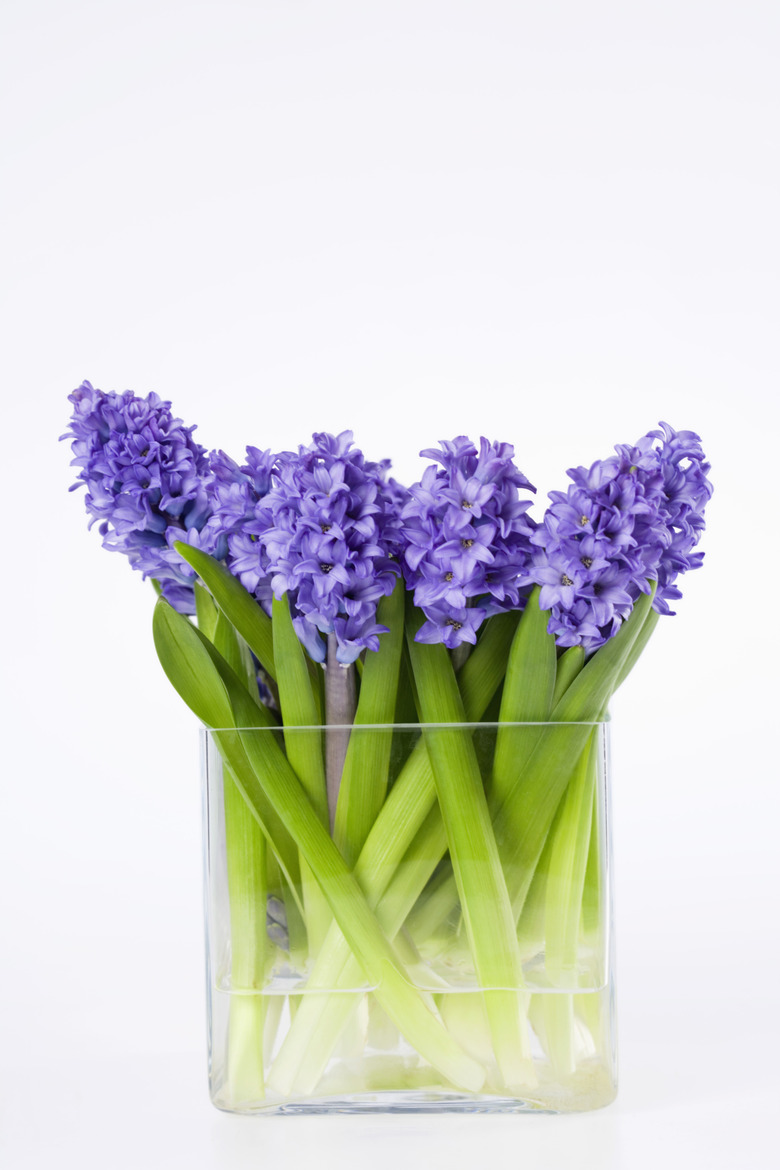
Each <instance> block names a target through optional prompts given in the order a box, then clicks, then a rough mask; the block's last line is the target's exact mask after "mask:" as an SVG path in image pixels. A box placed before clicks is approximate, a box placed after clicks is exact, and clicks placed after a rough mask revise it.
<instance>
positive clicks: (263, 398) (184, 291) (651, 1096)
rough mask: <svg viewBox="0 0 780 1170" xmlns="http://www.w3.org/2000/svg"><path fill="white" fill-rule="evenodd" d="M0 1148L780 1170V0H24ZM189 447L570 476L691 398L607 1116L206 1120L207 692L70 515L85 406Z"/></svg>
mask: <svg viewBox="0 0 780 1170" xmlns="http://www.w3.org/2000/svg"><path fill="white" fill-rule="evenodd" d="M2 21H3V26H2V58H3V59H2V63H1V67H0V86H1V87H2V107H3V119H4V129H3V140H2V154H1V157H0V163H1V164H2V172H3V173H2V180H1V182H0V190H1V191H2V196H1V198H2V201H3V216H2V227H3V237H4V239H3V262H2V269H3V273H2V289H1V291H0V297H1V303H0V322H1V323H2V327H3V331H4V334H5V340H4V342H3V344H2V347H1V348H0V369H2V383H1V385H2V394H3V409H2V416H0V417H1V419H2V432H1V433H2V480H1V483H2V500H3V512H2V515H3V525H2V527H3V532H4V533H5V539H4V541H3V555H4V562H5V570H4V574H3V580H2V588H3V591H4V598H3V604H2V609H1V610H0V612H2V614H3V617H4V622H3V653H2V658H3V664H4V674H5V680H4V691H3V703H2V710H3V714H4V716H5V729H4V730H5V734H4V738H3V749H2V754H3V763H4V776H3V782H2V801H3V813H2V828H1V829H0V832H1V833H2V856H1V857H0V865H1V866H2V876H1V878H0V897H1V898H2V907H3V919H2V933H1V934H0V938H2V956H1V959H2V965H1V967H0V1019H1V1020H2V1041H1V1044H0V1052H1V1053H2V1057H1V1059H0V1113H1V1114H2V1122H1V1123H0V1133H1V1136H0V1151H2V1159H3V1165H4V1167H8V1170H32V1168H34V1167H36V1168H37V1167H39V1166H41V1167H43V1166H52V1165H58V1166H64V1167H70V1166H74V1167H75V1166H79V1167H83V1168H84V1170H91V1168H93V1167H95V1168H97V1167H101V1168H102V1167H111V1168H112V1170H124V1168H125V1167H127V1168H132V1170H135V1168H137V1167H149V1168H150V1170H157V1168H161V1170H162V1168H165V1170H167V1168H174V1170H175V1168H178V1167H187V1170H200V1168H206V1167H209V1168H211V1167H230V1168H233V1167H235V1168H236V1170H238V1168H240V1167H245V1166H246V1167H249V1166H252V1167H255V1166H259V1165H270V1164H276V1165H277V1166H280V1165H285V1164H288V1165H292V1164H296V1165H297V1164H301V1165H305V1164H307V1163H308V1164H312V1165H313V1164H316V1165H319V1166H323V1167H331V1166H333V1167H336V1166H339V1167H342V1166H345V1165H346V1164H347V1163H348V1162H350V1163H352V1164H358V1159H360V1158H361V1157H364V1158H365V1160H366V1162H367V1163H368V1164H369V1165H371V1166H375V1167H377V1168H382V1167H389V1166H393V1167H395V1166H398V1165H410V1166H417V1165H421V1166H422V1165H428V1164H430V1165H431V1166H434V1167H437V1166H447V1167H455V1168H458V1167H471V1166H476V1165H479V1166H484V1165H486V1164H492V1163H495V1164H497V1165H514V1164H518V1165H524V1166H527V1167H529V1168H531V1167H545V1168H547V1167H551V1168H556V1170H557V1168H558V1167H560V1166H564V1165H565V1166H570V1167H599V1168H607V1170H612V1168H613V1167H614V1168H620V1170H623V1168H629V1167H630V1168H631V1170H643V1168H644V1167H652V1166H656V1165H659V1164H663V1165H664V1166H665V1167H673V1168H674V1167H687V1166H692V1165H702V1166H705V1165H706V1166H707V1167H709V1168H710V1170H716V1168H718V1167H732V1166H736V1165H744V1166H750V1167H752V1168H756V1170H760V1168H762V1167H768V1166H770V1165H773V1164H775V1163H774V1158H773V1151H776V1140H775V1136H776V1127H775V1124H774V1123H773V1122H772V1120H771V1113H772V1111H773V1109H774V1107H775V1106H776V1102H777V1097H778V1091H780V1072H779V1071H778V1041H779V1040H780V1037H779V1036H778V1008H779V1007H780V1002H779V1000H780V993H779V992H778V978H777V972H778V960H779V959H780V946H779V945H778V935H777V927H776V921H775V920H776V918H777V888H778V884H777V883H778V860H777V840H778V813H779V812H780V805H779V803H778V796H777V779H778V777H777V752H776V751H775V750H774V739H775V732H774V726H773V725H774V720H775V708H776V698H777V694H776V687H775V678H776V663H777V661H778V657H777V653H778V643H777V637H776V629H777V620H778V606H777V596H778V579H779V578H778V572H779V571H780V566H779V565H778V557H777V534H776V529H777V516H776V513H777V491H776V475H777V473H776V466H777V443H778V422H780V419H779V418H778V410H777V406H776V395H777V392H778V373H779V372H780V369H779V365H780V363H778V333H777V329H778V310H779V309H780V295H779V293H780V279H779V277H778V261H780V233H779V232H778V206H779V202H778V197H779V196H780V183H779V181H778V180H779V179H780V168H779V165H778V112H779V103H778V96H779V91H778V65H777V62H778V51H779V50H780V35H779V33H780V27H779V21H780V8H778V6H777V4H775V3H773V2H772V0H766V2H765V3H759V2H757V0H739V2H736V0H735V2H732V3H728V2H721V0H702V2H700V3H697V2H694V0H674V2H667V0H656V2H655V3H646V4H633V3H614V4H608V3H599V2H594V3H587V4H580V3H574V2H571V3H563V2H554V0H553V2H549V3H538V2H537V3H526V2H517V3H510V2H508V0H507V2H503V3H502V2H498V0H480V2H479V3H477V2H476V0H471V2H468V3H464V2H459V0H449V2H446V3H445V2H440V3H437V2H434V0H416V2H412V0H395V2H393V3H389V2H385V3H381V2H375V3H362V4H361V3H357V2H353V3H348V2H346V0H323V2H320V3H313V2H306V0H276V2H274V0H255V2H253V3H250V2H244V3H241V2H238V0H221V2H213V0H189V2H186V3H185V2H183V0H180V2H178V3H177V2H175V0H134V2H132V3H125V2H123V0H119V2H111V0H102V2H100V0H93V2H91V3H86V2H82V3H75V2H67V0H63V2H59V3H55V2H48V3H46V2H43V0H18V2H15V0H5V2H4V4H3V6H2ZM85 377H87V378H90V379H91V380H92V381H93V382H94V383H95V384H96V385H98V386H100V387H102V388H103V389H106V390H108V389H118V390H122V389H125V388H126V387H130V388H132V389H134V390H136V391H137V392H138V393H141V394H146V393H147V392H148V391H150V390H156V391H158V392H159V393H161V394H162V395H163V396H165V397H170V398H172V399H173V402H174V406H175V408H176V411H177V413H179V414H180V415H182V416H183V417H184V418H185V419H186V420H187V421H188V422H195V421H197V422H198V423H199V426H200V430H199V432H198V436H199V438H200V439H201V441H202V442H203V443H204V444H206V445H207V446H208V447H213V446H221V447H223V448H225V449H226V450H228V451H229V452H231V453H232V454H233V455H238V456H240V454H241V451H242V447H243V445H244V444H245V443H252V444H255V445H259V446H260V447H266V446H270V447H272V448H277V449H278V448H280V447H289V446H291V445H294V444H296V443H298V442H299V441H307V440H308V437H309V435H310V433H311V432H312V431H313V430H315V429H330V430H338V429H342V428H345V427H352V428H354V430H355V433H356V437H357V440H358V442H359V444H360V445H361V446H362V447H363V448H364V449H365V450H366V452H367V453H368V454H369V455H370V456H372V457H381V456H384V455H391V456H392V457H393V458H394V460H395V462H396V466H397V469H398V474H399V476H400V477H401V478H404V479H407V480H409V479H412V478H415V477H416V475H417V474H418V473H419V467H420V464H419V461H418V460H417V457H416V452H417V451H418V449H419V448H420V447H423V446H427V445H430V444H432V443H434V442H435V441H436V440H437V439H439V438H443V437H451V436H453V435H455V434H458V433H463V432H466V433H469V434H472V435H474V436H478V435H479V434H481V433H484V434H486V435H488V436H489V437H490V438H498V439H502V440H509V441H512V442H514V443H515V445H516V448H517V454H518V462H519V464H520V466H521V467H522V468H523V469H524V471H525V472H526V474H527V475H528V476H529V477H530V478H531V479H532V480H533V481H534V482H535V483H536V484H537V485H538V486H539V488H540V498H541V500H542V502H543V500H544V495H545V493H546V492H547V491H548V490H550V489H552V488H556V487H558V488H559V487H561V486H563V485H564V482H565V480H564V471H565V469H566V468H567V467H569V466H571V465H572V464H577V463H588V462H590V461H591V460H593V459H595V458H597V457H601V456H604V455H606V454H607V453H608V452H609V450H610V448H611V446H612V444H613V443H615V442H623V441H632V440H634V439H636V438H637V437H638V436H639V435H640V434H642V433H644V432H645V431H646V430H648V429H650V428H651V427H652V426H654V425H655V424H656V422H657V421H658V419H659V418H665V419H668V420H669V421H670V422H671V423H672V424H673V425H674V426H676V427H681V428H693V429H694V430H697V431H698V432H699V433H700V434H701V435H702V437H703V440H704V443H705V447H706V449H707V451H708V452H709V454H710V457H711V459H712V463H713V472H712V477H713V479H714V481H715V484H716V493H715V496H714V499H713V501H712V504H711V508H710V515H709V528H708V532H707V534H706V537H705V541H704V544H703V547H704V548H705V549H706V551H707V558H706V564H705V567H704V569H703V570H702V571H701V572H699V573H696V574H692V575H691V576H690V578H686V580H685V583H684V587H685V598H684V600H683V601H682V602H681V603H680V605H679V616H678V617H676V618H674V619H667V620H664V621H662V623H661V626H660V628H659V630H658V632H657V634H656V637H655V639H654V642H653V643H652V644H651V646H650V647H649V649H648V650H647V652H646V654H645V656H644V659H643V661H642V663H641V665H640V667H639V668H638V669H637V672H636V675H635V676H634V677H632V679H631V682H630V684H629V685H628V686H627V687H626V691H625V694H622V693H621V695H620V696H619V698H618V699H617V700H616V702H615V704H614V707H613V718H614V764H615V810H616V855H617V872H618V903H617V906H618V938H619V1005H620V1046H621V1058H622V1060H621V1066H622V1067H621V1073H622V1081H621V1090H620V1095H619V1098H618V1101H617V1102H616V1104H615V1105H613V1106H612V1107H610V1108H609V1109H608V1110H605V1111H603V1112H601V1113H597V1114H592V1115H586V1116H580V1117H503V1118H478V1117H476V1118H456V1117H442V1118H436V1119H426V1118H408V1117H407V1118H403V1117H401V1118H307V1119H295V1118H277V1119H270V1120H268V1119H241V1118H233V1117H229V1116H225V1115H221V1114H219V1113H217V1112H216V1111H215V1110H214V1109H213V1108H212V1107H211V1105H210V1104H209V1102H208V1098H207V1093H206V1083H205V1028H204V990H203V977H202V925H201V894H200V844H199V795H198V781H197V748H196V732H195V727H194V725H193V720H192V718H191V717H190V716H189V714H188V713H187V712H186V710H185V709H184V708H183V707H182V706H181V704H180V703H179V701H178V700H177V698H176V696H175V695H174V694H173V693H172V692H171V691H170V689H169V687H168V684H167V682H166V681H165V679H164V678H163V676H162V673H161V671H160V669H159V667H158V666H157V664H156V661H155V658H154V652H153V648H152V641H151V633H150V618H151V609H152V595H151V587H150V586H146V585H144V584H143V583H142V582H141V580H140V577H139V576H138V575H136V574H133V573H131V572H130V571H129V569H128V568H127V566H126V564H125V562H124V561H123V560H122V559H121V558H119V557H112V556H109V555H108V554H107V553H105V552H104V551H103V550H102V549H101V548H100V542H99V538H98V535H97V533H96V532H92V533H88V532H87V531H86V520H85V516H84V513H83V505H82V502H81V498H80V496H79V495H71V496H69V495H68V494H67V491H66V488H67V487H68V485H69V483H70V482H71V481H72V473H71V472H70V470H69V469H68V449H67V447H66V445H65V444H62V445H60V446H58V445H57V437H58V435H59V434H60V433H61V432H62V431H63V430H64V429H65V426H66V422H67V415H68V412H69V407H68V404H67V402H66V395H67V393H68V392H69V391H70V390H71V389H72V388H73V387H74V386H76V385H77V384H78V383H79V382H80V381H81V379H82V378H85Z"/></svg>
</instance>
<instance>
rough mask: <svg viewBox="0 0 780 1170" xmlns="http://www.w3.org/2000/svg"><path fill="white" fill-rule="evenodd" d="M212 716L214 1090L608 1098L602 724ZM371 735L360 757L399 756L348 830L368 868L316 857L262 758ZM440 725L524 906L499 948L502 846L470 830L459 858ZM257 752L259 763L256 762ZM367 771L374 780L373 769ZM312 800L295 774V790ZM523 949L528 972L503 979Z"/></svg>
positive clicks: (301, 1102)
mask: <svg viewBox="0 0 780 1170" xmlns="http://www.w3.org/2000/svg"><path fill="white" fill-rule="evenodd" d="M201 736H202V766H203V793H204V840H205V905H206V939H207V945H206V957H207V965H206V966H207V995H208V1039H209V1082H210V1091H211V1098H212V1101H213V1103H214V1104H215V1105H216V1106H217V1107H218V1108H220V1109H223V1110H227V1111H230V1112H235V1113H328V1112H340V1113H344V1112H355V1113H361V1112H369V1113H372V1112H373V1113H375V1112H443V1111H449V1112H464V1113H482V1112H505V1113H515V1112H523V1111H537V1110H543V1111H551V1112H571V1111H581V1110H589V1109H596V1108H599V1107H601V1106H604V1105H607V1104H608V1103H609V1102H610V1101H612V1100H613V1098H614V1096H615V1093H616V1051H615V988H614V964H613V932H612V885H611V845H610V816H609V750H608V749H609V738H608V725H607V724H606V723H604V722H601V723H549V724H544V723H533V724H496V723H479V724H448V725H409V724H404V725H392V726H381V727H378V726H373V727H365V726H355V727H353V728H327V727H313V728H293V729H290V728H287V729H282V728H279V729H276V728H264V729H261V730H257V729H248V730H236V729H229V730H224V731H214V732H207V731H205V730H204V731H202V732H201ZM256 737H269V738H266V739H261V740H258V739H257V738H256ZM339 737H340V739H339ZM359 737H371V739H370V740H369V739H365V740H364V742H363V743H362V744H361V746H362V747H364V748H366V749H367V750H366V751H363V752H361V755H360V759H361V760H362V761H363V763H364V766H366V761H370V760H371V758H372V752H378V753H380V754H382V753H384V755H383V758H384V759H385V760H387V758H388V757H389V777H390V783H389V786H388V788H387V790H386V794H384V796H383V800H382V803H381V806H380V807H379V808H378V811H376V815H374V816H373V818H372V820H371V822H370V824H369V825H368V826H367V836H366V839H365V841H364V842H363V843H362V848H360V849H359V850H354V849H353V852H352V855H351V856H350V855H349V851H348V850H347V851H346V853H347V861H348V868H349V871H351V873H349V872H347V871H346V869H345V867H343V866H342V867H341V869H339V867H338V866H336V865H332V866H329V865H327V864H325V862H320V861H318V862H317V864H316V865H311V864H309V862H310V861H311V857H308V858H307V857H306V856H304V852H305V851H303V850H302V849H301V848H300V839H299V838H297V840H298V844H296V843H295V841H294V840H293V837H294V835H295V834H294V832H293V833H291V832H290V824H289V823H287V818H288V813H287V811H286V810H285V809H284V808H280V807H278V805H277V807H275V808H274V807H272V806H271V805H270V804H268V803H267V802H265V798H264V796H263V792H264V788H263V784H262V779H263V777H262V767H261V766H260V765H259V764H258V760H260V761H261V762H262V760H266V761H267V763H266V765H265V766H268V767H276V766H277V764H279V761H280V760H283V764H284V768H285V769H286V768H287V764H288V763H289V764H290V765H293V766H294V767H295V768H297V770H298V773H299V774H302V772H301V762H302V761H305V760H306V759H307V758H310V757H309V756H308V753H315V754H316V753H321V752H322V753H327V752H328V750H329V747H332V746H334V744H335V747H336V748H337V749H338V748H339V747H340V748H341V749H342V751H343V747H344V742H345V740H346V739H347V738H348V739H349V740H350V742H353V743H354V742H356V741H357V739H358V738H359ZM437 737H439V739H441V738H446V740H447V743H448V744H449V746H450V747H452V745H455V746H456V747H457V746H458V745H459V746H460V747H461V748H462V749H463V751H464V752H465V753H466V754H467V756H468V758H469V759H470V760H474V759H476V761H477V765H478V768H479V774H480V775H481V778H482V784H483V790H484V794H485V801H484V803H485V806H486V809H487V812H486V816H489V818H490V821H486V824H491V825H492V833H491V839H493V838H494V839H495V842H496V855H497V857H498V859H499V865H500V873H499V879H500V880H499V885H498V889H499V893H500V900H501V902H502V905H505V906H506V908H507V914H510V912H511V914H510V917H509V918H508V921H509V923H510V927H511V929H510V932H509V934H508V935H506V936H505V937H504V939H503V940H502V941H501V942H500V944H497V945H499V946H500V948H501V950H502V953H501V954H498V955H496V954H491V955H486V954H485V953H484V950H485V945H484V941H482V942H480V943H479V945H478V944H477V938H478V934H479V932H478V931H475V929H474V923H475V921H476V920H478V918H479V916H480V915H481V914H484V913H486V912H487V911H488V910H493V909H495V908H494V907H486V906H485V904H484V902H483V903H480V898H481V897H483V898H484V897H485V896H486V895H484V894H483V893H482V886H481V884H480V877H481V875H485V874H486V867H488V866H491V865H492V866H494V867H495V864H496V863H495V856H494V855H491V856H492V857H493V859H492V860H491V857H488V856H487V855H485V854H484V853H483V852H481V850H482V844H481V842H475V844H474V848H473V856H466V857H463V856H461V857H459V858H456V859H455V860H456V862H457V864H454V863H453V856H452V855H451V853H450V851H449V848H448V827H447V825H445V824H444V822H443V820H442V816H441V813H440V810H439V804H438V801H437V796H436V785H437V776H436V773H435V769H434V767H433V766H432V762H431V761H432V760H435V759H436V758H437V757H436V750H435V749H436V745H437V743H438V739H437ZM271 741H273V742H271ZM250 757H251V759H252V762H253V769H254V772H253V773H252V772H247V771H245V770H244V768H243V765H242V763H241V761H246V760H247V759H248V758H250ZM447 758H450V759H451V758H454V757H453V754H452V751H450V755H449V756H448V757H447ZM499 759H500V760H501V762H502V763H501V769H500V775H501V780H502V783H501V786H500V790H499V785H498V779H497V778H498V772H499V770H498V768H497V760H499ZM541 759H544V760H545V761H546V765H545V766H546V771H544V774H541V773H540V771H539V765H538V761H539V760H541ZM274 761H276V763H274ZM551 761H552V762H551ZM535 762H536V763H535ZM279 766H281V765H280V764H279ZM535 768H536V771H535ZM368 771H369V772H370V768H369V769H368ZM253 775H254V776H255V777H256V778H257V779H258V780H259V783H257V784H255V783H254V781H253V780H252V776H253ZM247 776H249V780H247ZM365 780H366V783H367V785H368V788H367V790H370V780H371V777H370V774H368V775H366V777H365ZM250 781H251V783H250ZM356 792H357V790H355V789H354V788H353V793H356ZM355 798H357V797H355ZM480 800H481V796H480ZM305 801H306V797H305V795H304V790H303V788H302V787H298V788H297V789H296V788H295V786H293V787H292V788H291V791H290V802H291V803H295V802H305ZM261 824H262V828H261ZM293 829H294V826H293ZM330 831H331V832H333V830H332V829H331V830H330ZM336 836H337V837H338V832H336ZM326 844H327V845H328V846H329V845H330V842H329V841H328V842H326ZM342 852H345V850H344V849H342ZM337 860H339V859H337ZM342 869H344V870H345V872H344V873H342V872H341V870H342ZM315 870H316V872H315ZM464 875H467V876H468V883H467V878H466V876H464ZM493 876H494V877H495V874H494V875H493ZM490 888H491V889H494V890H495V889H496V888H497V887H496V886H495V883H494V884H493V885H492V886H491V887H490ZM494 900H495V896H494ZM361 931H364V932H368V933H364V934H361ZM362 938H367V939H370V940H371V942H370V945H369V943H365V944H363V943H361V942H360V939H362ZM374 939H378V940H379V942H377V943H376V944H375V942H374V941H373V940H374ZM375 945H376V947H379V952H378V953H379V955H380V958H379V959H377V957H376V954H375V953H374V951H375ZM383 947H384V948H386V949H385V950H382V948H383ZM515 947H516V951H515V950H514V948H515ZM509 952H511V954H509ZM382 956H384V957H382ZM508 958H511V960H512V963H510V968H509V969H512V970H515V971H516V975H515V976H514V977H512V978H511V979H509V980H502V981H501V982H500V983H496V982H495V981H492V982H491V981H490V980H486V978H485V972H486V971H490V970H497V969H502V970H503V969H507V968H506V967H500V962H501V960H502V959H508ZM491 962H492V963H493V966H492V967H491V966H490V963H491ZM497 963H498V964H499V966H498V967H497V966H496V964H497ZM512 964H514V966H512Z"/></svg>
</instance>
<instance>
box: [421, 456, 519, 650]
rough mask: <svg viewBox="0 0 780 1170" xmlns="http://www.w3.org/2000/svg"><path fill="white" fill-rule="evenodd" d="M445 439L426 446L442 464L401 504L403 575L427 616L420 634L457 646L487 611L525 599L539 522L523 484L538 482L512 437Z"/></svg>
mask: <svg viewBox="0 0 780 1170" xmlns="http://www.w3.org/2000/svg"><path fill="white" fill-rule="evenodd" d="M440 446H441V450H438V449H436V448H430V449H426V450H424V451H421V452H420V454H421V455H422V456H424V457H425V456H427V457H428V458H431V459H435V460H436V461H437V462H438V463H440V464H441V467H438V468H437V467H436V466H435V465H431V466H429V467H427V468H426V469H425V472H424V473H423V476H422V479H421V480H420V481H419V483H416V484H414V485H413V487H411V488H410V489H409V497H408V500H407V502H406V504H405V506H404V507H403V510H402V512H401V521H402V524H403V536H404V541H405V544H406V548H405V551H404V575H405V578H406V583H407V587H408V588H409V589H413V590H414V603H415V605H417V606H418V607H419V608H421V609H422V610H423V612H424V614H425V617H426V619H427V620H426V622H425V623H424V624H423V626H422V627H421V628H420V630H419V631H418V633H417V635H416V640H417V641H418V642H443V643H444V645H445V646H447V647H449V648H451V649H453V648H454V647H456V646H458V645H460V644H461V643H462V642H472V643H473V642H476V639H477V630H478V629H479V627H480V625H481V623H482V622H483V621H484V619H485V618H486V617H487V616H488V615H489V614H492V613H496V612H498V611H499V610H501V609H508V608H516V607H518V606H521V605H522V604H524V601H525V597H526V595H527V592H528V590H527V589H522V588H521V585H522V584H523V580H524V579H525V578H527V570H528V567H529V565H530V562H531V557H532V553H533V549H532V546H531V543H530V538H531V534H532V533H533V530H534V524H533V521H532V520H531V519H530V518H529V517H528V516H527V515H526V512H527V510H528V508H529V507H530V504H531V501H530V500H521V499H520V498H519V495H518V489H527V490H529V491H532V492H533V491H535V490H536V489H535V488H534V487H533V486H532V485H531V484H530V483H529V482H528V480H527V479H526V478H525V476H524V475H522V474H521V472H520V471H518V470H517V468H516V467H515V466H514V463H513V462H512V458H513V455H514V448H513V447H512V446H511V445H510V444H509V443H489V442H488V440H487V439H484V438H483V439H481V440H480V449H479V453H477V449H476V447H475V446H474V444H473V443H472V442H471V440H470V439H468V438H466V437H465V436H464V435H461V436H459V437H458V438H456V439H454V440H452V441H445V442H442V443H441V444H440Z"/></svg>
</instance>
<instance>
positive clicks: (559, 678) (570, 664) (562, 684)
mask: <svg viewBox="0 0 780 1170" xmlns="http://www.w3.org/2000/svg"><path fill="white" fill-rule="evenodd" d="M584 665H585V651H584V650H583V648H582V646H569V648H568V650H564V652H563V654H562V655H561V656H560V658H559V659H558V669H557V673H556V676H555V694H554V695H553V706H554V707H555V706H557V705H558V703H560V701H561V699H562V698H563V696H564V695H565V694H566V691H567V690H568V689H569V687H570V686H571V684H572V683H573V682H574V680H575V678H576V677H577V675H578V674H579V673H580V671H581V670H582V668H583V666H584Z"/></svg>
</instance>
